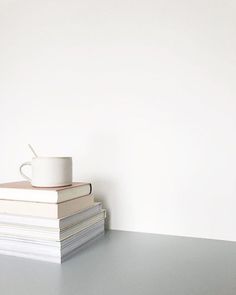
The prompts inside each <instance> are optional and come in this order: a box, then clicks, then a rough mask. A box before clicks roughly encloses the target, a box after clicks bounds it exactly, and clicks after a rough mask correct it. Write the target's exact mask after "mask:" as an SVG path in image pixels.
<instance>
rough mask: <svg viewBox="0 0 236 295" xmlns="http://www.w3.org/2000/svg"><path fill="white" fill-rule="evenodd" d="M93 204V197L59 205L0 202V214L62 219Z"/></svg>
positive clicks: (12, 201) (11, 201)
mask: <svg viewBox="0 0 236 295" xmlns="http://www.w3.org/2000/svg"><path fill="white" fill-rule="evenodd" d="M93 204H94V197H93V195H86V196H83V197H79V198H76V199H72V200H68V201H65V202H61V203H59V204H52V203H37V202H28V201H27V202H24V201H15V200H0V213H4V214H15V215H28V216H38V217H44V218H63V217H66V216H69V215H72V214H74V213H76V212H78V211H80V210H83V209H85V208H88V207H90V206H92V205H93Z"/></svg>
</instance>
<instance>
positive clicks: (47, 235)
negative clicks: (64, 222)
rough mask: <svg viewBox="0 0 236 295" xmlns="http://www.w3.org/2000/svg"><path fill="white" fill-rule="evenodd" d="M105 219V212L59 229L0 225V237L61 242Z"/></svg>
mask: <svg viewBox="0 0 236 295" xmlns="http://www.w3.org/2000/svg"><path fill="white" fill-rule="evenodd" d="M103 219H105V210H104V209H103V210H102V211H101V212H100V213H98V214H96V215H94V216H92V217H90V218H88V219H86V220H84V221H82V222H80V223H76V224H73V225H72V226H68V227H65V228H63V229H60V228H49V227H39V226H30V225H16V224H7V223H1V224H0V237H4V236H5V237H9V236H11V237H22V238H24V239H27V238H30V239H45V240H53V241H62V240H64V239H66V238H68V237H70V236H72V235H74V234H76V233H78V232H80V231H82V230H84V229H85V228H88V227H89V226H91V225H93V224H95V223H96V222H99V221H101V220H103Z"/></svg>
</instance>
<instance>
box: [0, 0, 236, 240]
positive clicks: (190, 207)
mask: <svg viewBox="0 0 236 295" xmlns="http://www.w3.org/2000/svg"><path fill="white" fill-rule="evenodd" d="M235 15H236V2H235V1H229V0H220V1H209V0H208V1H206V0H200V1H192V0H190V1H189V0H180V1H176V0H155V1H154V0H153V1H151V0H142V1H129V0H128V1H127V0H100V1H95V0H86V1H78V0H67V1H66V0H57V1H56V0H54V1H48V0H41V1H38V0H37V1H36V0H28V1H13V0H1V1H0V135H1V137H0V140H1V141H0V181H1V182H6V181H11V180H16V179H20V177H19V173H18V166H19V165H20V163H22V162H24V161H26V160H29V159H30V158H31V153H30V151H29V150H28V148H27V143H28V142H30V143H32V145H33V146H34V147H35V149H36V150H37V151H38V153H39V154H40V155H44V156H46V155H71V156H73V158H74V178H75V180H89V181H92V182H93V183H94V191H95V193H96V195H97V197H98V198H99V199H101V200H103V202H104V205H105V207H107V208H108V209H109V212H110V227H111V228H112V229H120V230H131V231H141V232H151V233H162V234H173V235H184V236H196V237H207V238H216V239H228V240H236V231H235V228H236V214H235V210H236V117H235V111H236V83H235V78H236V18H235Z"/></svg>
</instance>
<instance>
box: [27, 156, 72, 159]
mask: <svg viewBox="0 0 236 295" xmlns="http://www.w3.org/2000/svg"><path fill="white" fill-rule="evenodd" d="M32 159H33V160H37V159H72V157H53V156H52V157H50V156H49V157H33V158H32Z"/></svg>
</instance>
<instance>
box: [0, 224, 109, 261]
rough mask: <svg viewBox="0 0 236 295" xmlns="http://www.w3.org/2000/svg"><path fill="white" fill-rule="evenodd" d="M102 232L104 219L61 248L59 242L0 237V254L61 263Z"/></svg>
mask: <svg viewBox="0 0 236 295" xmlns="http://www.w3.org/2000/svg"><path fill="white" fill-rule="evenodd" d="M102 233H104V221H100V222H98V223H97V224H95V225H93V226H92V227H91V228H90V229H86V230H84V231H83V232H81V233H80V234H78V235H76V238H74V240H73V241H72V242H71V243H68V244H67V245H66V246H64V247H63V248H61V245H60V244H61V243H60V242H57V244H56V245H53V246H52V245H43V244H35V243H29V242H28V243H27V242H24V241H16V240H14V239H12V240H11V239H1V238H0V254H4V255H11V256H17V257H24V258H30V259H35V260H42V261H48V262H54V263H61V262H62V260H63V261H64V260H65V259H66V258H67V257H70V256H71V255H72V254H73V253H75V252H77V251H78V249H79V248H80V247H81V246H83V245H85V244H86V243H88V242H89V241H92V240H93V239H95V238H96V237H97V236H100V235H101V234H102Z"/></svg>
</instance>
